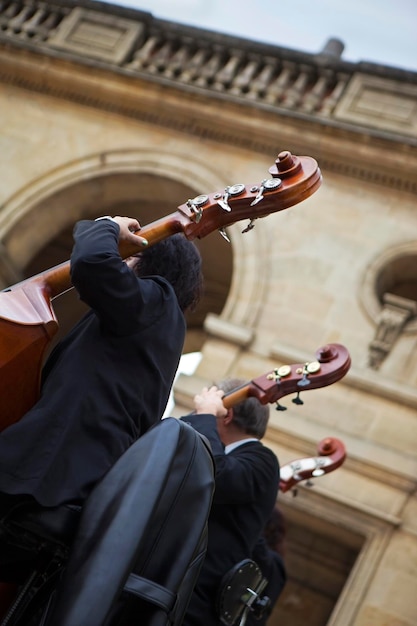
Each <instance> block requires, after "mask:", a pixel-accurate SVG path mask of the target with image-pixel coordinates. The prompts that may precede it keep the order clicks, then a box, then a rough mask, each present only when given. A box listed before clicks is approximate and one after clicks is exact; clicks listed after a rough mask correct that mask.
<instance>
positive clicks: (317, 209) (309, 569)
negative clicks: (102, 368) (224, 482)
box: [0, 0, 417, 626]
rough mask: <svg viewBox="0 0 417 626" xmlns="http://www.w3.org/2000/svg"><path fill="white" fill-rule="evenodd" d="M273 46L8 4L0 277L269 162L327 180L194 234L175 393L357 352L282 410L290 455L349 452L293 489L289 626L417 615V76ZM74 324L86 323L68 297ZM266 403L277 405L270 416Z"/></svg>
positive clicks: (289, 500) (187, 395) (94, 10)
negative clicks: (191, 295)
mask: <svg viewBox="0 0 417 626" xmlns="http://www.w3.org/2000/svg"><path fill="white" fill-rule="evenodd" d="M342 49H343V45H342V44H341V42H339V41H337V40H329V42H328V44H327V45H326V46H325V47H324V48H323V50H322V51H321V52H319V53H318V54H315V55H313V54H306V53H301V52H298V51H296V50H289V49H286V48H280V47H275V46H271V45H265V44H261V43H257V42H253V41H247V40H244V39H239V38H236V37H230V36H226V35H220V34H218V33H215V32H210V31H204V30H200V29H196V28H190V27H186V26H183V25H181V24H176V23H171V22H167V21H162V20H158V19H155V18H154V17H153V16H152V15H151V14H149V13H145V12H140V11H133V10H129V9H124V8H120V7H116V6H112V5H107V4H103V3H100V2H92V1H88V0H79V1H76V0H75V1H71V0H52V1H51V2H48V3H45V2H42V1H41V0H0V125H1V134H0V149H1V151H0V161H1V173H2V176H1V178H0V236H1V239H0V241H1V243H0V245H1V255H0V258H1V260H0V281H1V286H2V287H6V286H8V285H10V284H13V283H16V282H18V281H19V280H21V279H22V278H24V277H27V276H32V275H33V274H35V273H37V272H39V271H42V270H43V269H46V268H48V267H52V266H53V265H55V264H57V263H59V262H61V261H63V260H66V259H67V258H68V256H69V253H70V249H71V230H72V226H73V224H74V222H75V221H76V220H78V219H80V218H95V217H97V216H99V215H104V214H122V215H133V216H135V217H138V219H139V220H140V221H141V223H142V224H147V223H150V222H152V221H154V220H155V219H158V218H159V217H161V216H164V215H167V214H169V213H171V212H172V211H173V210H175V208H176V207H177V206H179V205H181V204H183V203H184V202H186V201H187V199H188V198H194V197H196V196H197V195H199V194H205V193H211V192H214V191H219V192H220V193H222V192H223V191H224V189H225V187H226V186H227V185H231V184H235V183H244V184H259V183H260V182H261V181H262V180H263V179H265V178H266V177H267V176H268V169H269V168H270V167H271V166H272V165H273V164H274V162H275V159H276V157H277V154H278V153H279V152H281V151H282V150H289V151H291V152H292V153H293V154H295V155H309V156H312V157H314V158H315V159H316V160H317V161H318V163H319V165H320V169H321V171H322V175H323V183H322V186H321V188H320V189H319V190H318V191H317V192H316V193H315V194H314V195H312V196H311V197H310V198H308V199H307V200H305V201H303V202H302V203H300V204H297V205H295V206H293V207H292V208H290V209H288V210H286V211H282V212H279V213H273V214H271V215H269V216H268V217H265V218H263V219H260V220H257V221H256V222H255V223H254V226H255V227H254V228H253V229H251V230H249V231H248V232H245V233H242V230H245V226H246V224H243V225H242V224H241V223H239V224H234V225H233V226H230V227H229V228H227V232H226V234H227V236H228V238H229V240H230V242H229V243H228V242H227V241H225V239H224V238H222V237H220V236H218V235H217V234H211V235H209V236H208V237H206V238H204V239H201V240H200V241H198V245H199V247H200V249H201V252H202V255H203V260H204V270H205V276H206V293H205V297H204V300H203V303H202V306H201V307H200V310H199V311H198V312H197V313H196V314H195V315H194V316H193V317H190V319H189V331H188V336H187V344H186V347H185V350H186V351H187V352H191V351H196V350H198V351H201V353H202V359H201V362H200V364H199V366H198V368H197V370H196V371H195V373H194V374H193V375H191V376H185V375H182V376H180V377H179V379H178V380H177V383H176V385H175V398H176V408H175V412H176V413H178V414H180V413H182V412H183V411H184V409H187V407H189V406H190V405H191V401H192V397H193V395H194V393H195V392H196V391H197V390H199V389H200V388H201V387H202V386H203V385H205V384H207V383H210V382H212V381H213V380H214V381H215V380H219V379H220V378H223V377H226V376H239V377H243V378H245V379H247V380H251V379H252V378H255V377H257V376H259V375H260V374H262V373H264V372H267V371H269V370H271V369H273V368H275V367H279V366H281V365H284V364H288V363H304V362H306V361H308V360H312V359H314V354H315V351H316V350H317V349H318V348H320V347H321V346H324V345H327V344H328V343H341V344H343V345H345V346H346V347H347V348H348V350H349V352H350V354H351V357H352V367H351V369H350V371H349V373H348V374H347V376H346V377H345V378H343V380H341V381H339V382H337V383H336V384H334V385H331V386H328V387H325V388H323V389H319V390H316V391H314V393H311V394H307V393H306V394H303V399H304V404H303V405H302V406H299V405H296V404H293V403H292V402H291V398H289V397H288V398H284V399H283V400H282V401H281V403H282V404H285V405H286V406H287V411H285V412H281V411H280V412H275V411H273V410H271V423H270V427H269V429H268V434H267V444H268V445H270V446H271V447H272V448H273V449H274V450H275V451H276V453H277V455H278V457H279V459H280V461H281V463H282V464H284V463H288V462H290V461H292V460H293V459H296V458H299V457H303V456H312V455H315V454H316V448H317V444H318V442H319V441H320V440H322V439H323V438H324V437H329V436H330V437H337V438H339V439H341V440H342V441H343V442H344V444H345V445H346V449H347V458H346V461H345V462H344V464H343V465H342V467H341V468H339V469H338V470H337V471H335V472H332V473H329V474H327V475H326V476H323V477H322V478H320V479H317V480H316V481H315V484H314V486H313V488H310V487H308V486H306V485H301V486H300V487H299V489H298V496H297V497H296V498H293V497H292V496H291V493H287V494H281V495H280V498H279V501H280V503H281V509H282V511H283V512H284V514H285V517H286V520H287V527H288V531H287V542H286V559H287V566H288V571H289V583H288V585H287V588H286V590H285V592H284V594H283V596H282V598H281V599H280V601H279V602H278V605H277V606H276V608H275V610H274V614H273V617H272V619H271V626H274V624H277V625H278V624H283V623H285V624H287V625H288V626H299V625H301V624H303V625H304V624H309V626H324V625H327V626H414V624H415V623H417V601H416V593H415V581H416V578H417V522H416V520H417V499H416V467H417V463H416V449H417V446H416V443H417V415H416V408H417V389H416V386H417V350H416V341H417V211H416V193H417V149H416V148H417V102H416V96H417V74H416V73H412V72H408V71H404V70H402V69H400V68H391V67H386V66H380V65H375V64H370V63H365V62H363V63H357V64H353V63H348V62H345V61H343V58H342V56H341V52H342ZM56 311H57V315H58V318H59V320H60V324H61V329H62V331H61V332H64V331H65V329H66V328H68V326H69V325H70V324H72V323H73V321H74V320H75V319H76V317H77V315H79V312H80V311H79V304H78V303H77V301H76V298H75V297H74V294H73V293H72V292H70V293H68V294H66V295H64V296H62V297H61V298H59V299H57V301H56ZM272 409H273V407H272Z"/></svg>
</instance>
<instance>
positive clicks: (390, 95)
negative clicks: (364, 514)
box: [334, 74, 417, 137]
mask: <svg viewBox="0 0 417 626" xmlns="http://www.w3.org/2000/svg"><path fill="white" fill-rule="evenodd" d="M334 117H335V119H338V120H341V121H344V122H351V123H354V124H359V125H363V126H367V127H374V128H379V129H381V130H385V131H391V132H394V133H401V134H406V135H411V136H413V137H417V85H411V84H407V83H403V82H400V81H396V80H395V81H394V80H387V79H385V78H379V77H375V76H369V75H367V74H355V75H354V76H353V77H352V78H351V80H350V81H349V84H348V86H347V88H346V91H345V93H344V95H343V96H342V98H341V99H340V101H339V103H338V104H337V106H336V108H335V111H334Z"/></svg>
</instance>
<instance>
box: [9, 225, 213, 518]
mask: <svg viewBox="0 0 417 626" xmlns="http://www.w3.org/2000/svg"><path fill="white" fill-rule="evenodd" d="M139 229H140V224H139V222H138V221H137V220H136V219H133V218H128V217H120V216H117V217H114V218H111V217H107V218H99V219H97V220H91V221H90V220H83V221H80V222H78V223H77V224H76V226H75V229H74V247H73V251H72V255H71V265H70V267H71V280H72V284H73V285H74V287H75V289H76V290H77V292H78V295H79V297H80V299H81V300H82V301H83V302H85V303H86V304H87V305H88V306H89V307H90V310H89V311H88V312H87V314H86V315H85V316H84V317H83V318H82V319H81V320H80V321H79V322H78V324H76V325H75V327H74V328H73V329H72V330H71V331H70V332H69V333H68V335H67V336H66V337H65V338H64V339H63V340H62V341H61V342H60V343H59V344H58V345H57V346H56V347H55V349H54V350H53V351H52V353H51V355H50V357H49V358H48V360H47V362H46V364H45V367H44V369H43V377H42V389H41V396H40V399H39V401H38V402H37V403H36V404H35V406H34V407H33V408H32V409H31V410H30V411H29V412H28V413H27V414H26V415H25V416H24V417H23V418H22V419H21V420H20V421H19V422H17V423H15V424H13V425H11V426H9V427H8V428H6V429H5V430H4V431H3V432H2V433H0V495H1V496H2V497H1V498H0V508H1V505H2V502H3V504H4V505H5V506H7V504H8V502H13V501H15V499H16V498H20V497H22V496H24V497H30V498H32V499H33V500H34V501H36V503H38V504H39V505H41V506H44V507H56V506H59V505H61V504H66V503H77V504H78V503H82V502H84V500H85V499H86V497H87V496H88V494H89V493H90V492H91V490H92V488H93V487H94V485H95V484H96V483H97V482H98V481H99V480H100V479H101V478H102V477H103V476H104V474H105V473H106V472H107V471H108V470H109V469H110V467H112V465H113V464H114V463H115V461H116V460H117V459H118V458H119V457H120V456H121V455H122V454H123V452H124V451H125V450H126V449H127V448H128V447H129V446H130V445H131V444H132V443H133V442H135V441H136V440H137V439H138V437H140V436H141V435H142V434H143V433H144V432H146V431H147V430H148V429H149V427H150V426H152V425H153V424H155V423H156V422H158V421H159V420H160V419H161V417H162V415H163V412H164V409H165V406H166V403H167V400H168V397H169V393H170V390H171V386H172V384H173V380H174V377H175V373H176V371H177V367H178V364H179V360H180V357H181V352H182V349H183V343H184V338H185V332H186V322H185V317H184V313H185V312H186V311H187V310H188V309H190V308H193V307H195V306H196V304H197V302H198V300H199V296H200V293H201V285H202V274H201V257H200V254H199V252H198V250H197V248H196V246H195V245H194V244H193V243H192V242H190V241H188V240H187V239H186V238H185V237H184V236H183V235H181V234H178V235H174V236H172V237H170V238H168V239H166V240H164V241H161V242H159V243H157V244H155V245H153V246H149V247H145V246H144V244H146V240H143V239H142V238H141V237H139V236H137V235H135V234H133V231H138V230H139ZM121 243H129V244H130V245H131V244H133V245H135V246H136V247H137V250H138V253H139V254H138V256H137V257H135V258H133V259H131V260H129V262H125V261H124V260H123V259H122V258H121V255H120V252H119V244H121Z"/></svg>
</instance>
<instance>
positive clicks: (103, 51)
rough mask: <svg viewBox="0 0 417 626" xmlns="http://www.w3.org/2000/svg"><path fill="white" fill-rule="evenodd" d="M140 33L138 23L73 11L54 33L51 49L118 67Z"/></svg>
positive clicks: (92, 12)
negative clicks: (106, 62)
mask: <svg viewBox="0 0 417 626" xmlns="http://www.w3.org/2000/svg"><path fill="white" fill-rule="evenodd" d="M143 33H144V25H143V24H142V23H140V22H134V21H132V20H125V19H122V18H117V17H115V16H113V15H105V14H104V13H99V12H98V11H86V10H85V9H82V8H80V7H76V8H75V9H73V10H72V11H71V13H70V14H69V15H67V16H66V17H65V18H64V19H63V20H62V22H61V23H60V25H59V26H58V28H57V29H56V30H55V31H54V33H53V35H52V37H50V38H49V40H48V43H49V45H50V46H52V48H59V49H61V50H66V51H68V52H73V53H75V54H77V55H79V56H86V57H90V58H93V59H99V60H100V61H108V62H110V63H116V64H122V63H123V62H124V61H126V59H127V58H128V56H129V55H130V53H131V52H132V50H133V48H134V47H135V46H136V45H137V43H138V41H139V39H140V38H141V36H143Z"/></svg>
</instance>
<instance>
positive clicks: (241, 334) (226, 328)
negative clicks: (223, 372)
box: [204, 313, 255, 348]
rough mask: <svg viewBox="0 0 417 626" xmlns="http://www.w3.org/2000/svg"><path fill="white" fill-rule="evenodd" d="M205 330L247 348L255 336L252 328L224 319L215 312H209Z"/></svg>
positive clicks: (205, 321)
mask: <svg viewBox="0 0 417 626" xmlns="http://www.w3.org/2000/svg"><path fill="white" fill-rule="evenodd" d="M204 330H206V331H207V332H208V333H209V334H210V335H213V336H214V337H218V338H219V339H224V340H226V341H229V342H230V343H234V344H236V345H237V346H241V347H242V348H247V347H248V346H249V344H250V343H251V342H252V340H253V338H254V334H255V333H254V331H253V330H252V329H251V328H246V327H244V326H239V325H238V324H234V323H232V322H228V321H227V320H225V319H222V318H221V317H219V316H218V315H214V313H209V314H208V315H207V317H206V318H205V320H204Z"/></svg>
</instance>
